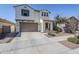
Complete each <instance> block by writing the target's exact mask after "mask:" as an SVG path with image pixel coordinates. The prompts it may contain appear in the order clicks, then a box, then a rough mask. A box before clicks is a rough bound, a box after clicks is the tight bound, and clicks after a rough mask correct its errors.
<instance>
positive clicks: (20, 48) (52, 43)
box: [0, 32, 73, 54]
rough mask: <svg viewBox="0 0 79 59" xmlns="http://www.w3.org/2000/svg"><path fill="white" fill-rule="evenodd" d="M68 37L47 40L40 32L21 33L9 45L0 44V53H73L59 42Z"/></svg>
mask: <svg viewBox="0 0 79 59" xmlns="http://www.w3.org/2000/svg"><path fill="white" fill-rule="evenodd" d="M68 37H70V35H63V36H60V37H51V38H48V37H46V36H45V35H44V33H40V32H23V33H21V37H15V38H14V40H13V41H12V42H11V43H5V44H0V53H8V54H9V53H10V54H11V53H12V54H13V53H14V54H18V53H19V54H24V53H26V54H58V53H59V54H62V53H68V52H70V51H73V50H72V49H70V48H68V47H66V46H64V45H62V44H60V43H59V41H62V40H66V38H68Z"/></svg>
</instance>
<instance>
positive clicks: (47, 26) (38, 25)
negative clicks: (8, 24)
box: [14, 4, 53, 32]
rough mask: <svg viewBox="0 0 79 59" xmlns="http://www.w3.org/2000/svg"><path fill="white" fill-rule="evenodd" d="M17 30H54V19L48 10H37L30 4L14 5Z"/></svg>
mask: <svg viewBox="0 0 79 59" xmlns="http://www.w3.org/2000/svg"><path fill="white" fill-rule="evenodd" d="M14 8H15V14H16V17H15V18H16V32H47V31H52V30H53V21H52V20H51V19H50V17H49V15H50V12H49V11H48V10H35V9H33V8H32V7H30V6H29V5H26V4H22V5H17V6H14Z"/></svg>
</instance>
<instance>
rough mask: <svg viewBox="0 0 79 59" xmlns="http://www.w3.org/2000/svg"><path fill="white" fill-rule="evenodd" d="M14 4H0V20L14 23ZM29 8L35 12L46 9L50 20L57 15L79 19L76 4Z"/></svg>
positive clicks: (43, 5) (45, 5) (78, 7)
mask: <svg viewBox="0 0 79 59" xmlns="http://www.w3.org/2000/svg"><path fill="white" fill-rule="evenodd" d="M13 6H14V4H0V18H4V19H7V20H10V21H12V22H15V10H14V8H13ZM30 6H31V7H32V8H34V9H37V10H41V9H42V10H43V9H47V10H49V11H50V12H51V15H50V17H51V19H52V20H53V19H54V17H55V16H56V15H57V14H59V15H61V16H77V17H79V5H78V4H72V5H69V4H30Z"/></svg>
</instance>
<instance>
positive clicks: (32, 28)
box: [20, 23, 38, 32]
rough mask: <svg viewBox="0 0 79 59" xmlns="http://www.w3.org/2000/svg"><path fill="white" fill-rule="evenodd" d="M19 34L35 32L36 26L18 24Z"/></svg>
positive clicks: (33, 24) (35, 24)
mask: <svg viewBox="0 0 79 59" xmlns="http://www.w3.org/2000/svg"><path fill="white" fill-rule="evenodd" d="M20 27H21V32H37V31H38V24H37V23H20Z"/></svg>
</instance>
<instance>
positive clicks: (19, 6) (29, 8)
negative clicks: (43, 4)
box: [14, 4, 34, 10]
mask: <svg viewBox="0 0 79 59" xmlns="http://www.w3.org/2000/svg"><path fill="white" fill-rule="evenodd" d="M14 8H15V9H28V10H34V9H33V8H32V7H30V6H29V5H27V4H22V5H17V6H14Z"/></svg>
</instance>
